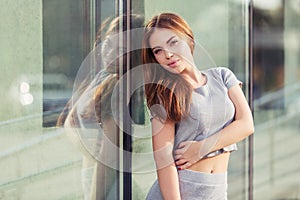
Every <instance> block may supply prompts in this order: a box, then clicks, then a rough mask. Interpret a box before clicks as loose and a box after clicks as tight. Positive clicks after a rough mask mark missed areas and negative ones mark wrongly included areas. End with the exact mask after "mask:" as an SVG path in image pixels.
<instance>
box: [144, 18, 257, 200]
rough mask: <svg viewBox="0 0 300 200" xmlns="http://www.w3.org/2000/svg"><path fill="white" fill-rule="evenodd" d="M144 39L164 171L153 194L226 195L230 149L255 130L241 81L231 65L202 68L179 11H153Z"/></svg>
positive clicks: (147, 79) (148, 86) (159, 161)
mask: <svg viewBox="0 0 300 200" xmlns="http://www.w3.org/2000/svg"><path fill="white" fill-rule="evenodd" d="M143 42H144V44H143V45H144V47H143V50H142V53H143V63H144V78H145V83H147V84H146V85H145V93H146V98H147V106H148V108H149V109H150V111H151V124H152V143H153V151H154V159H155V163H156V168H157V176H158V179H157V181H155V183H154V184H153V186H152V188H151V189H150V191H149V193H148V195H147V199H153V200H159V199H172V200H176V199H186V200H191V199H202V200H203V199H205V200H206V199H214V200H215V199H227V165H228V161H229V155H230V152H231V151H234V150H236V149H237V147H236V144H235V143H236V142H239V141H241V140H243V139H244V138H246V137H247V136H249V135H250V134H252V133H253V132H254V126H253V119H252V115H251V111H250V109H249V106H248V104H247V101H246V99H245V96H244V94H243V92H242V90H241V87H240V86H241V82H240V81H238V80H237V78H236V77H235V75H234V74H233V73H232V72H231V71H230V70H229V69H227V68H222V67H219V68H211V69H208V70H205V71H199V70H198V69H197V68H196V66H195V62H194V59H193V50H194V46H195V41H194V36H193V33H192V31H191V29H190V27H189V25H188V24H187V23H186V22H185V21H184V20H183V19H182V18H181V17H180V16H178V15H176V14H173V13H162V14H159V15H157V16H154V17H153V18H152V19H151V20H150V21H149V22H148V23H147V25H146V27H145V33H144V41H143Z"/></svg>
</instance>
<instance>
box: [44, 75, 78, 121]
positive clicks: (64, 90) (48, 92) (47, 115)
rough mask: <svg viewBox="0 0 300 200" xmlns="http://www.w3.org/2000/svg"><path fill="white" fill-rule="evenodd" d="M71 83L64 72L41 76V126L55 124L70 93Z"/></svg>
mask: <svg viewBox="0 0 300 200" xmlns="http://www.w3.org/2000/svg"><path fill="white" fill-rule="evenodd" d="M72 88H73V83H72V81H70V80H69V78H68V77H67V76H65V75H64V74H57V73H51V74H50V73H47V74H44V76H43V126H44V127H50V126H55V125H56V121H57V119H58V117H59V115H60V114H61V112H62V111H63V108H64V107H65V105H66V104H67V102H68V100H69V99H70V97H71V95H72Z"/></svg>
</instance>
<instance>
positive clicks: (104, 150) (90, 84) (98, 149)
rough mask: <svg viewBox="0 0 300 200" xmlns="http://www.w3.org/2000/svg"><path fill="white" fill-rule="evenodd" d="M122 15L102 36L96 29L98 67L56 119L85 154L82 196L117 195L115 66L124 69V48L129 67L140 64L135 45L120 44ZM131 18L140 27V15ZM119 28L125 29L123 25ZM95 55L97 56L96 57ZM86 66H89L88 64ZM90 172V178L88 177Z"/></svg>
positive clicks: (138, 52)
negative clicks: (133, 46) (126, 47)
mask: <svg viewBox="0 0 300 200" xmlns="http://www.w3.org/2000/svg"><path fill="white" fill-rule="evenodd" d="M126 19H127V17H126V16H122V17H118V18H115V19H114V20H112V21H111V23H110V24H109V27H108V28H107V30H106V34H105V35H104V37H103V39H101V37H100V35H101V34H102V32H101V31H102V30H103V27H101V29H100V30H99V32H98V35H97V38H96V41H95V49H94V51H93V55H94V54H95V55H94V56H91V57H92V58H96V59H95V63H96V65H99V64H100V62H101V63H102V65H103V66H102V70H101V71H100V72H99V73H98V74H97V75H96V76H95V78H90V77H91V74H90V73H88V74H87V75H85V76H84V77H85V80H84V81H82V83H81V84H79V87H78V90H76V91H75V92H74V95H73V98H72V100H71V101H70V102H69V104H68V106H67V110H69V112H68V113H67V115H66V113H65V112H64V113H63V114H62V115H61V117H60V119H59V122H58V124H59V125H62V124H64V125H65V127H67V128H70V129H71V132H70V134H68V135H69V137H70V139H71V140H72V141H74V142H75V143H76V144H77V145H78V146H79V147H80V149H81V150H82V151H83V153H84V155H85V156H84V159H83V169H82V172H83V187H84V193H85V199H116V198H117V185H116V182H115V181H116V175H117V170H118V163H117V154H118V151H119V149H118V140H119V135H118V133H119V129H118V125H117V124H116V121H115V119H114V117H113V111H112V105H114V104H115V105H116V104H117V102H114V101H115V100H114V99H112V92H113V90H114V88H115V86H116V84H117V81H118V79H119V69H120V68H122V70H121V71H122V72H123V73H125V72H126V66H125V65H126V63H124V64H125V65H124V66H123V65H122V66H121V65H120V64H119V60H120V59H122V58H123V56H125V55H126V54H127V52H131V53H130V56H131V58H132V60H133V61H132V62H131V64H132V65H131V67H135V66H137V65H139V64H140V62H139V61H140V50H139V49H137V50H134V49H133V50H132V49H131V50H130V49H128V50H126V52H124V51H123V49H125V48H123V47H122V46H120V41H119V40H120V37H119V36H120V34H123V33H119V25H120V24H122V20H126ZM131 19H132V23H131V28H132V29H135V28H141V27H142V25H143V18H142V17H141V16H138V15H132V16H131ZM123 28H124V29H125V27H123ZM138 32H139V31H138V30H136V31H132V35H133V36H135V37H136V38H138V37H139V35H138ZM123 38H125V37H123ZM122 43H123V41H122ZM136 45H137V44H136ZM99 55H100V59H98V58H99ZM86 67H87V68H90V66H86ZM83 71H84V70H83ZM141 95H142V93H141V91H137V92H136V93H134V96H133V97H132V99H134V98H135V97H137V96H141ZM140 99H142V97H140ZM95 130H96V131H99V136H97V138H96V142H93V144H92V145H89V141H88V140H89V138H91V137H90V135H92V132H93V131H94V132H95ZM84 137H86V138H87V139H86V138H84ZM91 146H94V148H93V147H91ZM92 174H93V178H91V175H92ZM89 176H90V178H89ZM91 179H92V180H91Z"/></svg>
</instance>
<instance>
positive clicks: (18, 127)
mask: <svg viewBox="0 0 300 200" xmlns="http://www.w3.org/2000/svg"><path fill="white" fill-rule="evenodd" d="M252 3H253V4H252ZM252 5H253V7H250V6H252ZM250 8H251V9H253V16H252V15H251V13H250V11H249V10H251V9H250ZM160 12H175V13H178V14H180V15H181V16H183V18H185V19H186V21H187V22H188V23H189V24H190V26H191V27H192V29H193V31H194V34H195V39H196V49H195V55H194V57H195V60H196V65H197V67H198V68H199V69H200V70H205V69H208V68H211V67H216V66H225V67H228V68H230V69H231V70H232V71H233V72H234V73H235V74H236V75H237V77H238V78H239V79H240V80H241V81H242V82H243V90H244V93H245V95H246V96H247V98H248V100H249V103H251V102H253V111H254V118H255V134H254V136H253V138H254V143H253V144H254V146H252V144H251V143H249V140H248V139H246V140H244V141H242V142H240V143H238V148H239V150H238V151H236V152H234V153H232V154H231V158H230V163H229V170H228V177H229V180H228V184H229V188H228V196H229V199H232V200H244V199H249V200H251V197H252V196H253V199H258V200H260V199H261V200H266V199H299V198H300V196H299V195H300V192H299V184H300V182H299V180H300V174H299V172H298V171H299V170H298V169H299V167H300V164H299V162H298V160H299V155H298V154H297V152H298V151H299V145H298V142H299V141H300V140H299V139H300V137H299V129H300V121H299V113H300V101H299V98H300V96H299V94H300V34H299V30H300V22H299V20H298V19H299V17H300V16H299V15H300V1H299V0H289V1H288V0H286V1H284V0H253V1H248V0H214V1H210V0H201V1H199V0H194V1H188V2H185V3H183V2H182V1H180V0H165V1H159V0H144V1H142V0H114V1H113V0H64V1H61V0H43V1H36V0H26V1H19V0H2V1H0V19H1V23H0V41H1V45H0V52H1V60H0V66H1V74H0V77H1V79H0V81H1V84H0V88H1V92H2V93H1V94H2V98H1V105H0V111H1V112H0V169H1V172H0V199H51V200H52V199H72V200H73V199H135V200H140V199H145V196H146V194H147V192H148V190H149V189H150V187H151V185H152V183H153V182H154V180H155V179H156V171H155V164H154V160H153V154H152V145H151V130H150V120H149V114H148V111H147V109H146V106H145V102H144V96H143V80H142V76H141V71H140V68H139V66H140V64H141V58H140V50H141V44H140V42H138V41H141V35H142V32H141V31H142V27H143V25H144V21H147V20H148V19H150V18H151V17H152V16H153V15H156V14H158V13H160ZM123 16H124V17H123ZM251 21H253V26H251V25H249V22H251ZM252 33H253V35H251V34H252ZM250 42H251V43H250ZM252 55H253V57H252ZM251 58H253V60H250V59H251ZM252 63H253V65H252ZM252 78H253V79H252ZM251 80H253V84H252V81H251ZM252 91H253V96H252V93H251V92H252ZM251 97H253V99H250V98H251ZM63 124H64V126H65V128H63V127H62V126H63ZM252 147H253V148H252ZM249 150H251V152H249ZM249 153H253V155H254V159H253V160H252V158H251V157H250V159H249V157H248V154H249ZM250 166H253V169H252V168H250ZM252 170H253V172H254V176H253V182H252V176H251V173H250V172H252ZM249 173H250V177H249ZM252 186H253V193H252V190H249V188H252ZM249 192H250V194H249Z"/></svg>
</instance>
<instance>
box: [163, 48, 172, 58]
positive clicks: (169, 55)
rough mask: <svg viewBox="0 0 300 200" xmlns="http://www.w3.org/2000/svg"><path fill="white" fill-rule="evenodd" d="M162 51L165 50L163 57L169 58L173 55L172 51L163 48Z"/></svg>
mask: <svg viewBox="0 0 300 200" xmlns="http://www.w3.org/2000/svg"><path fill="white" fill-rule="evenodd" d="M164 52H165V57H166V58H171V57H172V56H173V53H172V52H171V51H168V50H164Z"/></svg>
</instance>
